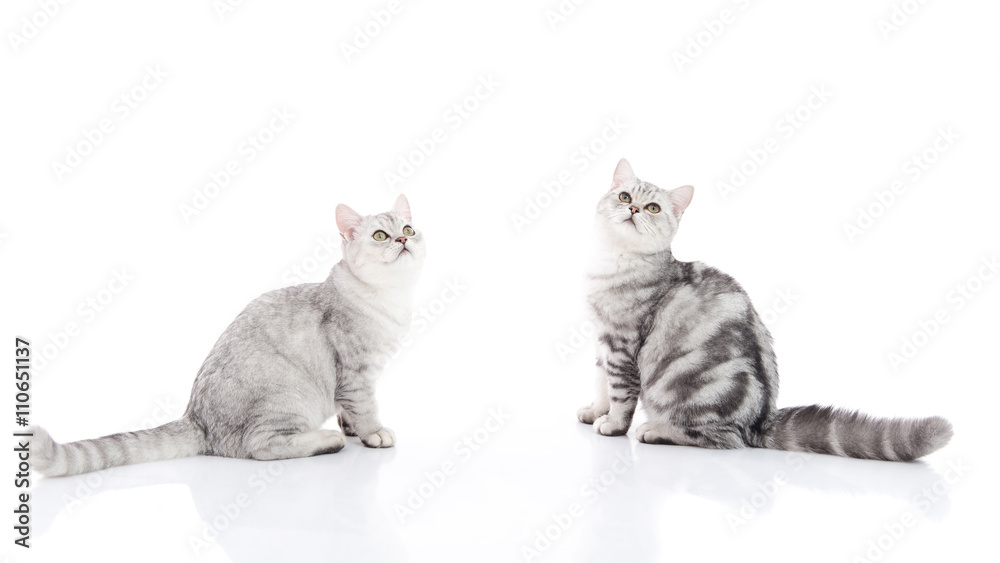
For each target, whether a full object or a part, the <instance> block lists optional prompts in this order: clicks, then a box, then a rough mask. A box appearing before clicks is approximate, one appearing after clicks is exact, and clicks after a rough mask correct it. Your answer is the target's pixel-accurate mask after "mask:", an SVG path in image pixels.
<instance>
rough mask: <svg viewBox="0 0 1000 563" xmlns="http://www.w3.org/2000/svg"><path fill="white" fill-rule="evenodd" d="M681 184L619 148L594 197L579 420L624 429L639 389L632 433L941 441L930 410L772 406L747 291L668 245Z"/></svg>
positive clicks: (854, 448)
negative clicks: (593, 379) (655, 180)
mask: <svg viewBox="0 0 1000 563" xmlns="http://www.w3.org/2000/svg"><path fill="white" fill-rule="evenodd" d="M622 193H625V194H627V195H628V198H627V199H629V201H627V202H626V201H622V198H623V196H622V195H621V194H622ZM692 195H693V188H691V187H690V186H684V187H682V188H677V189H676V190H672V191H665V190H661V189H659V188H657V187H656V186H654V185H652V184H650V183H648V182H643V181H641V180H639V179H638V178H636V177H635V174H634V173H633V172H632V169H631V167H630V166H629V164H628V162H627V161H625V160H624V159H623V160H622V161H621V162H620V163H619V164H618V168H617V169H616V170H615V175H614V181H613V183H612V188H611V190H610V191H609V192H607V193H606V194H605V195H604V196H603V197H602V198H601V199H600V201H599V203H598V206H597V218H596V228H597V235H598V236H597V239H598V248H599V251H598V257H597V260H596V262H595V265H594V267H593V269H592V271H591V273H590V275H589V282H590V286H591V288H590V294H589V305H590V312H591V316H592V317H593V320H594V323H595V325H596V326H597V334H598V338H597V399H596V400H595V401H594V402H593V403H592V404H591V405H589V406H586V407H583V408H581V409H580V410H579V412H578V413H577V416H578V418H579V419H580V421H581V422H584V423H587V424H593V425H594V429H595V431H596V432H598V433H599V434H603V435H605V436H618V435H622V434H625V433H626V432H627V431H628V430H629V427H630V426H631V423H632V417H633V414H634V413H635V409H636V406H637V404H638V402H639V401H640V400H641V401H642V404H643V407H644V409H645V410H646V413H647V415H648V422H646V423H644V424H642V425H640V426H639V427H638V428H637V429H636V430H635V436H636V439H638V440H639V441H640V442H646V443H656V444H678V445H692V446H700V447H705V448H744V447H757V448H774V449H783V450H794V451H805V452H817V453H826V454H833V455H841V456H849V457H857V458H865V459H881V460H892V461H909V460H913V459H916V458H918V457H921V456H924V455H927V454H928V453H931V452H933V451H935V450H937V449H939V448H941V447H943V446H944V445H945V444H947V442H948V440H949V439H950V438H951V435H952V429H951V425H950V424H949V423H948V421H946V420H945V419H943V418H940V417H931V418H924V419H875V418H871V417H868V416H866V415H862V414H858V413H853V412H849V411H844V410H840V409H833V408H830V407H819V406H808V407H792V408H784V409H780V410H779V409H778V408H777V407H776V398H777V395H778V367H777V362H776V360H775V356H774V349H773V346H772V340H771V335H770V333H769V332H768V330H767V327H765V326H764V323H763V322H762V321H761V319H760V316H759V315H758V314H757V311H756V310H755V309H754V308H753V305H752V304H751V303H750V299H749V297H748V296H747V294H746V292H745V291H744V290H743V288H742V287H740V285H739V284H738V283H736V281H735V280H734V279H733V278H731V277H729V276H728V275H726V274H724V273H722V272H720V271H718V270H716V269H714V268H711V267H709V266H706V265H704V264H702V263H700V262H680V261H678V260H676V259H674V257H673V255H672V253H671V251H670V243H671V241H672V240H673V237H674V234H675V233H676V232H677V227H678V224H679V222H680V218H681V216H682V215H683V213H684V210H685V209H686V208H687V205H688V204H689V203H690V201H691V196H692ZM649 204H657V205H659V206H660V210H659V212H658V213H653V212H651V208H650V207H648V206H649ZM652 209H655V208H652Z"/></svg>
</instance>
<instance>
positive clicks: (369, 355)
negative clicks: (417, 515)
mask: <svg viewBox="0 0 1000 563" xmlns="http://www.w3.org/2000/svg"><path fill="white" fill-rule="evenodd" d="M336 221H337V227H338V228H339V230H340V233H341V236H342V237H343V239H344V240H343V241H342V248H343V258H342V259H341V260H340V262H338V263H337V264H336V265H334V266H333V268H332V269H331V271H330V275H329V276H328V277H327V278H326V281H323V282H321V283H309V284H301V285H295V286H291V287H286V288H283V289H278V290H275V291H271V292H269V293H265V294H264V295H261V296H260V297H258V298H257V299H255V300H253V301H252V302H251V303H250V304H249V305H247V307H246V308H245V309H244V310H243V312H241V313H240V314H239V315H238V316H237V317H236V319H235V320H234V321H233V322H232V324H230V325H229V328H227V329H226V330H225V331H224V332H223V333H222V336H220V337H219V340H218V341H217V342H216V343H215V346H214V347H213V348H212V350H211V352H209V354H208V357H207V358H206V359H205V362H204V363H203V364H202V366H201V369H200V370H199V372H198V375H197V377H196V378H195V381H194V385H193V387H192V390H191V399H190V401H189V403H188V406H187V410H186V411H185V413H184V415H183V416H182V417H181V418H180V419H179V420H175V421H173V422H169V423H167V424H164V425H163V426H160V427H157V428H153V429H150V430H140V431H137V432H123V433H120V434H112V435H110V436H105V437H103V438H97V439H94V440H82V441H79V442H71V443H68V444H58V443H56V442H54V441H53V440H52V438H51V436H50V435H49V433H48V432H46V431H45V430H44V429H43V428H41V427H33V428H32V429H30V430H29V432H32V433H33V434H34V437H33V438H32V440H31V446H30V451H31V457H32V461H33V467H34V468H35V469H37V470H38V471H39V472H41V473H42V474H43V475H46V476H61V475H74V474H78V473H86V472H89V471H97V470H100V469H104V468H107V467H112V466H118V465H126V464H131V463H140V462H147V461H156V460H164V459H175V458H180V457H187V456H193V455H215V456H223V457H233V458H245V459H256V460H276V459H289V458H297V457H306V456H313V455H320V454H328V453H335V452H337V451H340V449H341V448H343V447H344V446H345V444H346V438H345V436H344V434H345V433H346V434H347V435H349V436H359V437H360V439H361V442H362V443H363V444H364V445H365V446H368V447H371V448H388V447H392V446H393V445H394V444H395V442H396V436H395V434H394V433H393V431H392V430H390V429H388V428H386V427H384V426H382V423H381V422H380V421H379V417H378V406H377V404H376V402H375V395H374V388H373V386H374V381H375V377H376V376H377V375H378V373H379V371H380V369H381V367H383V365H384V364H385V362H386V361H387V359H388V358H389V357H390V354H391V352H392V344H393V343H394V342H396V341H397V340H398V338H399V336H400V335H401V334H402V332H403V331H404V330H405V329H406V328H407V327H408V326H409V324H410V322H411V318H412V290H413V289H414V286H415V284H416V281H417V278H418V274H419V272H420V269H421V266H422V264H423V260H424V256H425V242H424V237H423V234H422V233H421V232H420V231H418V230H416V229H414V228H413V226H412V224H411V221H412V218H411V215H410V205H409V202H408V201H407V199H406V197H404V196H402V195H400V196H399V198H398V199H397V200H396V202H395V204H394V205H393V207H392V210H391V211H389V212H388V213H381V214H378V215H369V216H361V215H359V214H358V213H357V212H355V211H354V210H353V209H351V208H350V207H347V206H346V205H338V206H337V209H336ZM334 415H336V416H337V417H338V420H339V422H340V426H341V429H342V431H343V432H341V431H338V430H328V429H323V428H321V425H323V424H324V422H325V421H326V420H327V419H329V418H332V417H333V416H334Z"/></svg>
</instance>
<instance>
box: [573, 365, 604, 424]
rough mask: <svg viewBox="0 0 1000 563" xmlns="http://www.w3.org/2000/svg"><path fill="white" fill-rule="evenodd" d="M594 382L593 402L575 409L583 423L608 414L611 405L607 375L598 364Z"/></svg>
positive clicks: (592, 421) (591, 422) (588, 422)
mask: <svg viewBox="0 0 1000 563" xmlns="http://www.w3.org/2000/svg"><path fill="white" fill-rule="evenodd" d="M594 383H595V385H594V397H595V398H594V402H593V403H591V404H589V405H587V406H585V407H580V410H578V411H576V417H577V418H578V419H580V422H582V423H584V424H593V423H594V421H595V420H597V419H598V418H600V417H602V416H604V415H606V414H608V409H609V407H610V405H611V403H610V400H609V399H608V376H607V374H606V373H605V372H604V368H602V367H600V364H598V367H597V376H596V378H595V381H594Z"/></svg>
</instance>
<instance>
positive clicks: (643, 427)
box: [635, 422, 678, 446]
mask: <svg viewBox="0 0 1000 563" xmlns="http://www.w3.org/2000/svg"><path fill="white" fill-rule="evenodd" d="M672 430H673V429H672V428H671V427H669V426H663V425H660V424H653V423H651V422H644V423H642V424H640V425H639V428H636V429H635V439H636V440H639V441H640V442H642V443H644V444H667V445H671V446H676V445H678V442H677V441H676V440H674V436H673V432H671V431H672Z"/></svg>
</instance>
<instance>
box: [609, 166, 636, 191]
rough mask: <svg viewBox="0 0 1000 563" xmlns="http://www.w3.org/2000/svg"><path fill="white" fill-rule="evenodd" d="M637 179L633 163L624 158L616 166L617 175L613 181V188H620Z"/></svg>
mask: <svg viewBox="0 0 1000 563" xmlns="http://www.w3.org/2000/svg"><path fill="white" fill-rule="evenodd" d="M635 179H636V177H635V172H632V165H631V164H629V163H628V161H627V160H625V159H624V158H623V159H621V160H619V161H618V166H617V167H615V176H614V179H613V180H612V181H611V189H612V190H615V189H618V188H619V187H621V186H622V185H624V184H628V183H630V182H633V181H635Z"/></svg>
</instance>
